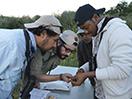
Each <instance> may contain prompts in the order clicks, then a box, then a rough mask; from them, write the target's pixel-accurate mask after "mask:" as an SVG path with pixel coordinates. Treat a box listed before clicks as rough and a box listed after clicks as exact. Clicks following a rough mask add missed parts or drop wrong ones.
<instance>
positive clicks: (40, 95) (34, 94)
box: [30, 88, 51, 99]
mask: <svg viewBox="0 0 132 99" xmlns="http://www.w3.org/2000/svg"><path fill="white" fill-rule="evenodd" d="M50 93H51V92H50V91H47V90H41V89H37V88H33V90H32V91H31V92H30V95H31V97H30V99H47V97H48V96H49V94H50Z"/></svg>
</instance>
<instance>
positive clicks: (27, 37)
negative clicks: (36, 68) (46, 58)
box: [23, 29, 31, 78]
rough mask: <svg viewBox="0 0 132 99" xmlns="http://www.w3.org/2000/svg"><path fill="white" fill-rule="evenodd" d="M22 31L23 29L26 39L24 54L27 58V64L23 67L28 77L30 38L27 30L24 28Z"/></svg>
mask: <svg viewBox="0 0 132 99" xmlns="http://www.w3.org/2000/svg"><path fill="white" fill-rule="evenodd" d="M23 31H24V36H25V41H26V51H25V56H26V59H27V66H26V69H25V75H28V77H29V78H30V60H31V39H30V36H29V33H28V32H27V30H25V29H24V30H23Z"/></svg>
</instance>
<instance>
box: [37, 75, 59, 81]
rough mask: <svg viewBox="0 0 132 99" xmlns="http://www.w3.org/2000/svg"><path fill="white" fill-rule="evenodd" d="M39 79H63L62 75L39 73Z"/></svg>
mask: <svg viewBox="0 0 132 99" xmlns="http://www.w3.org/2000/svg"><path fill="white" fill-rule="evenodd" d="M37 78H38V80H39V81H42V82H49V81H56V80H61V78H60V75H47V74H44V75H39V76H37Z"/></svg>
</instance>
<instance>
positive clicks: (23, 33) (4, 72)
mask: <svg viewBox="0 0 132 99" xmlns="http://www.w3.org/2000/svg"><path fill="white" fill-rule="evenodd" d="M24 26H25V29H24V30H23V29H12V30H9V29H0V34H1V35H0V99H11V98H12V97H11V95H12V91H13V89H14V87H15V85H16V84H17V82H18V80H19V79H20V76H21V74H22V72H23V71H24V70H25V68H26V66H27V67H29V66H28V65H29V63H30V60H31V58H32V55H33V53H35V51H36V47H38V48H39V49H40V50H41V51H42V52H45V51H47V50H50V49H52V48H54V47H56V43H57V40H58V38H59V34H60V33H61V27H62V26H61V24H60V22H59V20H58V19H57V18H55V17H54V16H48V15H47V16H42V17H40V18H39V19H38V20H36V21H35V22H33V23H28V24H24Z"/></svg>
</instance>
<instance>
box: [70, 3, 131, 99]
mask: <svg viewBox="0 0 132 99" xmlns="http://www.w3.org/2000/svg"><path fill="white" fill-rule="evenodd" d="M104 11H105V10H104V8H102V9H98V10H97V9H95V8H94V7H92V6H91V5H90V4H86V5H83V6H81V7H79V9H78V10H77V11H76V14H75V21H76V23H77V25H78V26H79V27H80V28H81V29H84V30H85V31H87V32H88V33H90V34H92V37H93V49H92V56H93V57H92V64H90V63H86V64H84V65H83V67H81V69H80V71H78V73H77V75H76V76H75V78H74V79H73V81H72V83H73V85H81V83H82V82H83V81H84V80H85V79H86V78H89V79H92V80H93V86H94V88H95V96H96V99H131V98H132V31H131V29H130V28H129V27H128V26H127V25H126V23H125V21H123V20H122V19H120V18H108V17H101V16H100V14H102V13H103V12H104ZM89 66H91V67H92V70H90V71H89Z"/></svg>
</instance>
